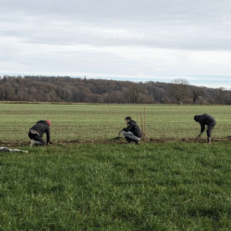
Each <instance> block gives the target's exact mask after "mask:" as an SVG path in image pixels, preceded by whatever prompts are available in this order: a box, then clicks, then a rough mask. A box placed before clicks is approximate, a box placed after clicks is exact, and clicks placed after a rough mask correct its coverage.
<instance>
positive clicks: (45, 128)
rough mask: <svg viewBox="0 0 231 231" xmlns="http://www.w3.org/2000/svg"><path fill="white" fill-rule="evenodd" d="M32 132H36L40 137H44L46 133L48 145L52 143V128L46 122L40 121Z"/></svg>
mask: <svg viewBox="0 0 231 231" xmlns="http://www.w3.org/2000/svg"><path fill="white" fill-rule="evenodd" d="M30 130H33V131H36V132H37V133H38V134H39V136H40V137H42V136H43V134H44V133H46V135H47V144H48V143H49V142H50V126H49V124H48V123H47V121H45V120H40V121H38V122H37V123H36V124H35V125H34V126H33V127H31V128H30Z"/></svg>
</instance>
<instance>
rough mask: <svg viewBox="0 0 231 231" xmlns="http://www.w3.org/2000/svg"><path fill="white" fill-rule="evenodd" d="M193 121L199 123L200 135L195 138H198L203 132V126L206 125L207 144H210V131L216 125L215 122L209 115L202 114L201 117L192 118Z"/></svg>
mask: <svg viewBox="0 0 231 231" xmlns="http://www.w3.org/2000/svg"><path fill="white" fill-rule="evenodd" d="M194 120H195V121H196V122H199V123H200V125H201V132H200V134H199V135H198V136H197V138H200V137H201V135H202V133H203V132H204V131H205V125H207V137H208V143H209V144H211V143H212V138H211V135H212V130H213V128H214V127H215V125H216V123H217V122H216V120H215V118H214V117H212V116H211V115H208V114H206V113H205V114H202V115H195V116H194Z"/></svg>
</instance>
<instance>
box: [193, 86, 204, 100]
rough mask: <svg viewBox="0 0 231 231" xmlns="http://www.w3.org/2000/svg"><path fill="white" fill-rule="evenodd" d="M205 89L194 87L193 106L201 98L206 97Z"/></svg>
mask: <svg viewBox="0 0 231 231" xmlns="http://www.w3.org/2000/svg"><path fill="white" fill-rule="evenodd" d="M205 95H206V93H205V89H204V88H202V87H192V88H191V92H190V96H191V97H192V100H193V104H195V102H196V101H197V100H198V99H199V97H200V96H205Z"/></svg>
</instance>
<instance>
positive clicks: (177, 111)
mask: <svg viewBox="0 0 231 231" xmlns="http://www.w3.org/2000/svg"><path fill="white" fill-rule="evenodd" d="M143 108H144V106H141V105H57V104H0V121H1V124H0V130H1V133H0V140H2V141H4V140H15V139H16V140H28V137H27V134H28V130H29V128H30V127H31V126H33V125H34V124H35V123H36V122H37V121H38V120H41V119H45V120H46V119H51V120H52V126H51V139H52V140H53V141H56V140H60V139H79V140H85V139H105V138H107V139H108V138H113V137H115V136H116V135H117V134H118V132H119V131H120V130H121V129H122V128H123V127H125V123H124V118H125V117H126V116H128V115H130V116H132V118H133V119H134V120H136V121H137V122H138V124H140V119H139V118H138V116H137V115H138V113H140V112H143ZM146 111H147V131H148V136H149V137H154V138H173V137H174V138H183V137H186V138H188V137H195V136H196V135H198V134H199V131H200V126H199V124H198V123H195V122H194V120H193V117H194V115H196V114H202V113H208V114H211V115H213V116H214V117H215V118H216V120H217V125H216V127H215V129H214V132H213V137H221V138H223V137H226V136H227V135H230V129H231V123H230V114H231V107H230V106H204V105H203V106H163V105H159V106H157V105H146Z"/></svg>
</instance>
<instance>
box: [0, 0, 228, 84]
mask: <svg viewBox="0 0 231 231" xmlns="http://www.w3.org/2000/svg"><path fill="white" fill-rule="evenodd" d="M230 12H231V1H230V0H194V1H192V0H142V1H141V0H139V1H137V0H97V1H96V0H81V1H80V0H20V1H19V0H0V74H1V75H3V74H8V75H18V74H21V75H25V74H31V75H59V76H63V75H69V76H76V77H83V76H87V78H106V79H117V80H131V81H162V82H171V81H172V80H173V79H176V78H185V79H187V80H188V81H189V82H190V83H191V84H195V85H199V86H202V85H203V86H210V87H226V88H231V13H230Z"/></svg>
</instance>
